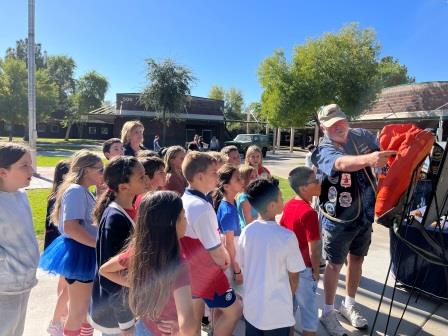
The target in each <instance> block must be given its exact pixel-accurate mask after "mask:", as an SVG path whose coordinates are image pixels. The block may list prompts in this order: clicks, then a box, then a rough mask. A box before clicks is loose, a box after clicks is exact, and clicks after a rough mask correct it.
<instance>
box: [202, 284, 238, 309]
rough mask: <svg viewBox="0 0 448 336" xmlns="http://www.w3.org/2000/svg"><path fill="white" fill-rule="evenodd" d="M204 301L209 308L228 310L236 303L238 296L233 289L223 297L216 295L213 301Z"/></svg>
mask: <svg viewBox="0 0 448 336" xmlns="http://www.w3.org/2000/svg"><path fill="white" fill-rule="evenodd" d="M202 299H203V300H204V302H205V304H206V305H207V306H208V307H209V308H227V307H230V306H231V305H232V304H233V303H234V302H235V300H236V295H235V292H234V291H233V289H232V288H230V289H228V290H227V291H226V292H225V293H224V294H222V295H219V294H218V293H215V296H214V297H213V299H205V298H202Z"/></svg>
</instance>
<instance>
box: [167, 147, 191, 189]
mask: <svg viewBox="0 0 448 336" xmlns="http://www.w3.org/2000/svg"><path fill="white" fill-rule="evenodd" d="M185 154H186V153H185V149H184V148H183V147H181V146H171V147H169V148H168V150H167V151H166V154H165V157H164V161H165V172H166V183H165V186H164V188H163V189H164V190H172V191H175V192H177V193H178V194H179V195H180V196H182V195H183V194H184V191H185V188H186V187H187V186H188V182H187V180H186V179H185V177H184V175H183V174H182V162H183V161H184V158H185Z"/></svg>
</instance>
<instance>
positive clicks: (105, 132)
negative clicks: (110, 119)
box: [101, 127, 109, 135]
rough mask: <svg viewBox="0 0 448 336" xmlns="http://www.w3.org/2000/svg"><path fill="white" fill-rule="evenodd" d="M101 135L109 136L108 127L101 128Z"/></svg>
mask: <svg viewBox="0 0 448 336" xmlns="http://www.w3.org/2000/svg"><path fill="white" fill-rule="evenodd" d="M101 134H102V135H108V134H109V127H101Z"/></svg>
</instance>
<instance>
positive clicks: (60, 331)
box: [47, 321, 64, 336]
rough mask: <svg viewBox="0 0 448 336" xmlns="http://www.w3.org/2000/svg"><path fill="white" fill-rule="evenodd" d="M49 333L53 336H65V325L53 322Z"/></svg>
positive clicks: (49, 327)
mask: <svg viewBox="0 0 448 336" xmlns="http://www.w3.org/2000/svg"><path fill="white" fill-rule="evenodd" d="M47 333H49V334H50V335H51V336H63V335H64V325H63V324H62V322H56V323H55V322H53V321H51V322H50V324H49V325H48V328H47Z"/></svg>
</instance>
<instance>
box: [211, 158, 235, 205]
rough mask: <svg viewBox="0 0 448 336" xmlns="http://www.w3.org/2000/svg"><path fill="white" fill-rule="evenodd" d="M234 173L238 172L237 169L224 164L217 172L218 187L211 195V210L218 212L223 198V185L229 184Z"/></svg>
mask: <svg viewBox="0 0 448 336" xmlns="http://www.w3.org/2000/svg"><path fill="white" fill-rule="evenodd" d="M236 171H238V168H236V167H235V166H233V165H230V164H225V165H224V166H222V167H221V168H220V169H219V170H218V187H217V188H216V189H215V191H214V192H213V194H212V199H213V208H214V209H215V211H218V208H219V205H220V204H221V201H222V199H223V198H224V194H225V191H224V185H226V184H229V183H230V180H231V179H232V176H233V174H234V173H235V172H236Z"/></svg>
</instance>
